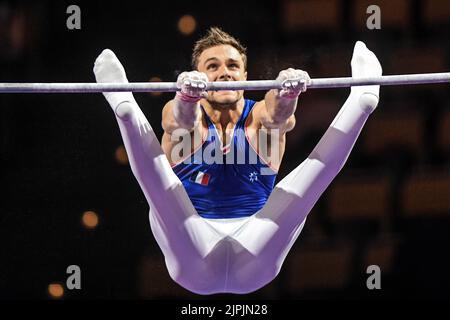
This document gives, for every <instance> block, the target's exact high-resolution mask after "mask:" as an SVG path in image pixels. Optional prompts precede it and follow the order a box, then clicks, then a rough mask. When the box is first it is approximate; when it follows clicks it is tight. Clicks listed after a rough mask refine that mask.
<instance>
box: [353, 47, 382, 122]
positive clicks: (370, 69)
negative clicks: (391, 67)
mask: <svg viewBox="0 0 450 320" xmlns="http://www.w3.org/2000/svg"><path fill="white" fill-rule="evenodd" d="M351 66H352V76H353V77H354V78H364V77H378V76H381V74H382V72H383V70H382V68H381V64H380V62H379V61H378V59H377V57H376V56H375V54H374V53H373V52H372V51H370V50H369V49H367V47H366V45H365V44H364V43H363V42H361V41H357V42H356V44H355V48H354V50H353V57H352V62H351ZM351 92H352V94H357V95H360V98H359V104H360V106H361V108H363V110H364V111H365V112H367V113H372V112H373V111H374V110H375V108H376V107H377V104H378V99H379V94H380V86H354V87H352V88H351Z"/></svg>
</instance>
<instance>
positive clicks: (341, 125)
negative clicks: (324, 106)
mask: <svg viewBox="0 0 450 320" xmlns="http://www.w3.org/2000/svg"><path fill="white" fill-rule="evenodd" d="M351 65H352V75H353V77H364V76H380V75H381V73H382V69H381V65H380V63H379V61H378V59H377V58H376V56H375V54H373V53H372V52H371V51H369V50H368V49H367V48H366V46H365V45H364V43H362V42H357V43H356V45H355V49H354V53H353V57H352V62H351ZM378 96H379V86H364V87H352V88H351V93H350V95H349V97H348V99H347V101H346V102H345V103H344V105H343V106H342V108H341V109H340V111H339V113H338V114H337V116H336V117H335V119H334V120H333V122H332V123H331V125H330V127H329V128H328V129H327V131H326V132H325V134H324V136H323V137H322V139H321V140H320V141H319V143H318V144H317V146H316V147H315V148H314V150H313V151H312V153H311V154H310V155H309V157H308V158H307V159H306V160H305V161H304V162H303V163H301V164H300V165H299V166H298V167H297V168H296V169H294V170H293V171H292V172H291V173H290V174H288V175H287V176H286V177H285V178H284V179H282V180H281V181H280V182H279V183H278V184H277V185H276V186H275V188H274V190H273V192H272V194H271V195H270V197H269V199H268V200H267V203H266V204H265V206H264V207H263V208H262V209H261V210H260V211H259V212H258V213H256V214H255V215H254V216H252V217H251V218H250V219H249V221H248V222H247V223H246V224H245V225H244V226H243V227H241V228H240V229H239V230H238V232H236V233H235V234H234V235H233V239H234V240H235V241H236V243H239V244H240V245H241V246H242V247H243V248H241V250H240V252H241V253H240V256H239V255H237V256H236V260H235V262H234V265H233V268H234V270H233V271H230V281H232V282H234V285H235V287H236V288H234V290H235V291H239V290H240V291H241V292H243V293H244V292H245V291H252V290H256V289H258V288H259V287H262V286H263V285H265V284H267V283H268V282H270V281H271V280H272V279H273V278H274V277H275V276H276V275H277V274H278V272H279V271H280V268H281V265H282V263H283V261H284V259H285V258H286V255H287V254H288V252H289V250H290V248H291V247H292V245H293V243H294V242H295V240H296V239H297V237H298V235H299V234H300V232H301V230H302V228H303V225H304V223H305V220H306V216H307V215H308V213H309V212H310V210H311V209H312V207H313V206H314V204H315V203H316V201H317V200H318V199H319V197H320V196H321V195H322V193H323V192H324V191H325V189H326V188H327V187H328V185H329V184H330V183H331V181H333V179H334V178H335V177H336V175H337V174H338V173H339V171H340V170H341V168H342V167H343V166H344V164H345V162H346V160H347V158H348V156H349V154H350V152H351V150H352V148H353V145H354V144H355V142H356V139H357V138H358V136H359V133H360V132H361V129H362V127H363V126H364V123H365V122H366V120H367V118H368V117H369V115H370V114H371V113H372V112H373V111H374V110H375V108H376V106H377V104H378ZM235 246H236V248H237V247H238V246H237V245H235ZM244 248H245V250H244ZM256 271H258V272H256ZM231 276H232V277H233V278H231ZM245 283H247V287H245ZM232 285H233V284H232V283H231V282H230V286H232Z"/></svg>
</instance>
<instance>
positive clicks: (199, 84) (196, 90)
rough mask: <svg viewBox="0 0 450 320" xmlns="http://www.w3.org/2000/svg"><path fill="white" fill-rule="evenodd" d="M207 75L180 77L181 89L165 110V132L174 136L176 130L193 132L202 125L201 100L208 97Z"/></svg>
mask: <svg viewBox="0 0 450 320" xmlns="http://www.w3.org/2000/svg"><path fill="white" fill-rule="evenodd" d="M207 82H208V77H207V76H206V74H204V73H201V72H198V71H190V72H183V73H181V74H180V75H179V76H178V79H177V87H178V88H180V91H178V92H177V93H176V95H175V98H174V99H173V100H170V101H169V102H168V103H167V104H166V105H165V106H164V109H163V114H162V127H163V129H164V132H165V133H167V134H169V135H170V134H172V133H173V132H174V131H175V130H176V129H179V128H180V129H185V130H187V131H189V132H192V131H193V130H194V129H195V128H196V127H198V125H199V123H201V118H202V112H201V110H200V100H201V98H202V97H205V95H206V83H207Z"/></svg>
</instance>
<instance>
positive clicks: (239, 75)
mask: <svg viewBox="0 0 450 320" xmlns="http://www.w3.org/2000/svg"><path fill="white" fill-rule="evenodd" d="M197 69H198V71H200V72H204V73H206V75H207V76H208V80H209V81H242V80H247V71H245V66H244V61H243V60H242V56H241V54H240V53H239V51H238V50H237V49H236V48H234V47H233V46H230V45H219V46H215V47H211V48H208V49H206V50H205V51H203V52H202V53H201V54H200V57H199V59H198V65H197ZM243 96H244V91H243V90H239V91H231V90H227V91H209V92H208V98H207V100H208V102H210V103H211V104H215V105H219V106H223V107H226V106H231V105H235V104H236V103H237V102H238V101H239V100H240V99H242V97H243Z"/></svg>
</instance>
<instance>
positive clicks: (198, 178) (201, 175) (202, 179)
mask: <svg viewBox="0 0 450 320" xmlns="http://www.w3.org/2000/svg"><path fill="white" fill-rule="evenodd" d="M209 178H211V176H210V175H209V174H207V173H205V172H201V171H196V172H194V173H193V174H192V175H191V177H190V179H189V180H191V181H192V182H195V183H198V184H201V185H202V186H207V185H208V184H209Z"/></svg>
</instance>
